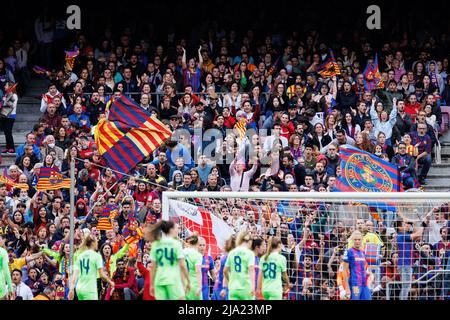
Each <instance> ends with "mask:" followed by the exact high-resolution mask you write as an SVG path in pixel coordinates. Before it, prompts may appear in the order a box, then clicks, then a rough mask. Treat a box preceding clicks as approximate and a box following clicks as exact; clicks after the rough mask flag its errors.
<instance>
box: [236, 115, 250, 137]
mask: <svg viewBox="0 0 450 320" xmlns="http://www.w3.org/2000/svg"><path fill="white" fill-rule="evenodd" d="M234 128H235V129H236V131H237V132H238V134H239V137H240V138H241V140H244V139H245V135H246V134H247V120H246V119H245V117H244V116H243V117H242V118H241V120H239V121H238V122H237V123H236V124H235V125H234Z"/></svg>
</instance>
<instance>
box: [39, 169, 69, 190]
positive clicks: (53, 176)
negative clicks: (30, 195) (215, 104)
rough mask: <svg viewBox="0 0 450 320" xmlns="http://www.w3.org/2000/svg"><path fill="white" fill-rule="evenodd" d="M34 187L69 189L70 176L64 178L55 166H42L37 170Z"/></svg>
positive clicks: (41, 188) (40, 188)
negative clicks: (36, 180) (36, 179)
mask: <svg viewBox="0 0 450 320" xmlns="http://www.w3.org/2000/svg"><path fill="white" fill-rule="evenodd" d="M36 189H37V190H39V191H45V190H58V189H70V178H64V176H63V175H62V173H61V172H59V171H58V169H56V168H50V167H42V168H40V170H39V179H38V182H37V185H36Z"/></svg>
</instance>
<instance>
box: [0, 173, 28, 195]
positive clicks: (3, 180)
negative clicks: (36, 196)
mask: <svg viewBox="0 0 450 320" xmlns="http://www.w3.org/2000/svg"><path fill="white" fill-rule="evenodd" d="M0 183H4V184H6V185H7V186H10V187H13V188H19V189H22V190H25V191H28V190H29V189H30V187H29V186H28V184H26V183H16V182H14V181H12V180H11V179H9V178H8V177H5V176H2V175H0Z"/></svg>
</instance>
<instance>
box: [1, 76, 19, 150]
mask: <svg viewBox="0 0 450 320" xmlns="http://www.w3.org/2000/svg"><path fill="white" fill-rule="evenodd" d="M5 93H6V94H5V95H4V96H3V99H2V102H1V109H0V114H1V116H0V125H1V128H2V130H3V133H4V134H5V140H6V148H5V149H4V150H2V153H15V152H16V151H15V147H14V137H13V133H12V131H13V126H14V122H15V121H16V113H17V101H18V97H17V94H16V93H15V87H14V83H12V82H7V83H6V85H5Z"/></svg>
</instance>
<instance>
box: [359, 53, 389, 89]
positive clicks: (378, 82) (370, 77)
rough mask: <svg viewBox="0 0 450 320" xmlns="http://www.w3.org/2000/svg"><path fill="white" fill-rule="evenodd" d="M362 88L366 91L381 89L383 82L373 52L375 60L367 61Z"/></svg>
mask: <svg viewBox="0 0 450 320" xmlns="http://www.w3.org/2000/svg"><path fill="white" fill-rule="evenodd" d="M363 74H364V88H365V89H366V90H367V91H372V90H376V89H383V88H384V82H383V80H382V79H381V73H380V70H379V68H378V55H377V54H375V60H374V62H373V63H368V64H367V66H366V69H364V73H363Z"/></svg>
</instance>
